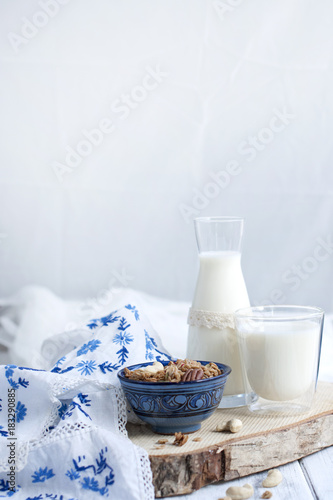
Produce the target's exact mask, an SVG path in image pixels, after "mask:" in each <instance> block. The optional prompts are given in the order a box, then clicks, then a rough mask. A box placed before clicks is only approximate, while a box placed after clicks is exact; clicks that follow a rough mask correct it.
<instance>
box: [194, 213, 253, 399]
mask: <svg viewBox="0 0 333 500" xmlns="http://www.w3.org/2000/svg"><path fill="white" fill-rule="evenodd" d="M243 223H244V220H243V218H242V217H222V216H217V217H198V218H196V219H195V220H194V227H195V234H196V238H197V244H198V250H199V262H200V269H199V274H198V279H197V284H196V288H195V292H194V297H193V302H192V307H191V309H190V311H189V317H188V323H189V332H188V339H187V353H186V356H187V357H188V358H190V359H196V360H201V361H218V362H221V363H225V364H227V365H229V366H230V367H231V369H232V372H231V374H230V375H229V377H228V380H227V383H226V385H225V389H224V393H223V398H222V402H221V405H220V407H237V406H243V405H244V406H245V405H246V397H247V394H246V393H245V389H244V383H243V375H242V368H241V361H240V354H239V347H238V341H237V335H236V331H235V328H234V327H235V325H234V312H235V311H236V309H240V308H241V307H249V306H250V302H249V297H248V294H247V290H246V285H245V281H244V277H243V273H242V268H241V243H242V235H243ZM253 396H254V397H255V395H253Z"/></svg>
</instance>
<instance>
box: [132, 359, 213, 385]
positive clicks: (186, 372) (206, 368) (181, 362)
mask: <svg viewBox="0 0 333 500" xmlns="http://www.w3.org/2000/svg"><path fill="white" fill-rule="evenodd" d="M124 373H125V377H127V378H130V379H132V380H145V381H147V382H190V381H192V380H201V379H206V378H211V377H216V376H217V375H221V373H222V372H221V370H220V369H219V368H218V367H217V365H216V364H215V363H208V364H207V365H202V364H201V363H199V361H193V360H191V359H177V361H176V362H173V361H170V363H169V364H168V365H167V366H163V365H162V363H159V362H155V363H154V364H153V365H149V366H148V367H146V368H139V369H138V370H129V369H128V368H125V369H124Z"/></svg>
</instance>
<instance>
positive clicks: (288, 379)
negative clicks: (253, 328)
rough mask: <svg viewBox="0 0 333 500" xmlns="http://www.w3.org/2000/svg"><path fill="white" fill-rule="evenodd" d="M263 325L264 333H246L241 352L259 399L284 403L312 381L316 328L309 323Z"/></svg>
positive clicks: (305, 389)
mask: <svg viewBox="0 0 333 500" xmlns="http://www.w3.org/2000/svg"><path fill="white" fill-rule="evenodd" d="M279 330H281V325H278V324H277V323H272V324H265V331H263V332H258V333H257V332H256V333H248V334H246V337H245V341H244V342H245V345H244V353H245V360H244V361H245V365H246V370H247V376H248V379H249V383H250V385H251V387H252V389H253V390H254V391H255V392H256V393H257V394H258V396H261V397H262V398H265V399H269V400H272V401H288V400H292V399H295V398H297V397H299V396H302V394H304V393H305V392H306V391H307V390H308V389H309V388H310V386H311V384H312V382H313V381H314V380H315V373H316V370H317V363H316V359H317V352H318V343H319V336H318V325H314V324H313V323H312V324H311V322H310V321H303V322H302V323H294V324H292V323H291V324H289V325H288V329H286V330H285V331H282V332H281V331H279Z"/></svg>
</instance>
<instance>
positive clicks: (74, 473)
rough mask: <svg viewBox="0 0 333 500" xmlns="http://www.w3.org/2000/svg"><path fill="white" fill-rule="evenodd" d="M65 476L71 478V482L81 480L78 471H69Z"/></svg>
mask: <svg viewBox="0 0 333 500" xmlns="http://www.w3.org/2000/svg"><path fill="white" fill-rule="evenodd" d="M65 475H66V476H67V477H69V479H70V480H71V481H74V479H79V477H81V476H80V474H79V473H78V471H77V470H74V469H69V470H68V471H67V472H66V474H65Z"/></svg>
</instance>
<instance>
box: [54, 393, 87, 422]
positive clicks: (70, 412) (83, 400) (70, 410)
mask: <svg viewBox="0 0 333 500" xmlns="http://www.w3.org/2000/svg"><path fill="white" fill-rule="evenodd" d="M77 397H78V399H79V401H80V403H77V402H76V401H74V399H75V398H74V399H73V401H72V403H71V405H70V406H69V408H68V410H67V411H66V412H65V413H63V415H62V416H61V419H62V420H65V418H66V417H71V416H72V415H73V411H74V410H75V408H77V409H78V410H80V412H81V413H83V414H84V415H85V416H86V417H87V418H89V419H90V420H91V417H90V415H88V413H86V412H85V411H84V410H83V408H82V406H81V405H84V406H91V404H90V403H91V399H88V395H87V394H82V393H81V392H79V394H78V395H77Z"/></svg>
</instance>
